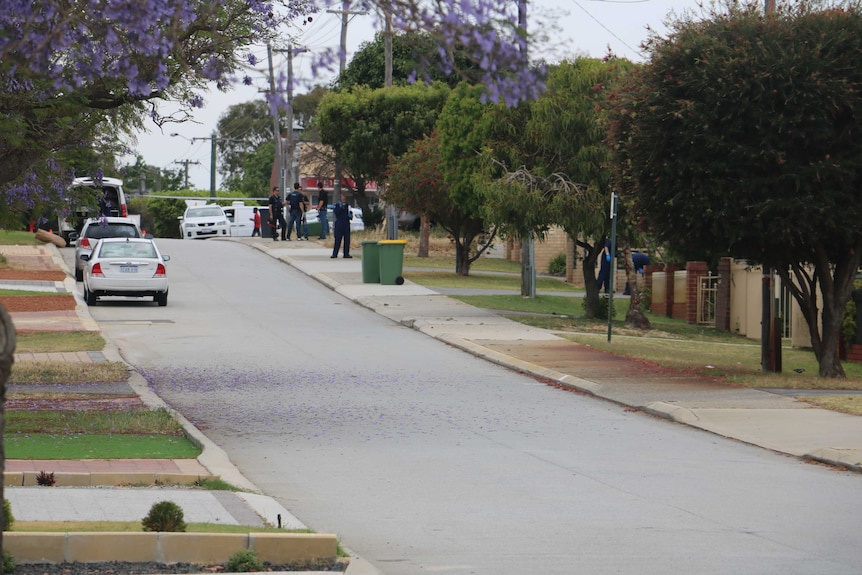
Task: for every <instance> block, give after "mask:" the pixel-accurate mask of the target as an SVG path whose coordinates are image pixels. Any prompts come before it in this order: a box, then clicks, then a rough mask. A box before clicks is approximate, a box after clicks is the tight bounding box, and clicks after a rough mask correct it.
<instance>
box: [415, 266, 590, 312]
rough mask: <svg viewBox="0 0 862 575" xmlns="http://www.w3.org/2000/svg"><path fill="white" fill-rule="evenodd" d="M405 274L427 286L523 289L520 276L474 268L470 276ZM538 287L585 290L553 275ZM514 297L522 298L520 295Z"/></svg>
mask: <svg viewBox="0 0 862 575" xmlns="http://www.w3.org/2000/svg"><path fill="white" fill-rule="evenodd" d="M474 272H475V273H474ZM403 275H404V277H405V278H406V279H408V280H410V281H412V282H416V283H418V284H420V285H423V286H427V287H447V288H471V289H505V290H518V291H519V292H520V289H521V278H520V276H516V275H510V274H490V273H482V272H476V271H475V270H474V271H473V272H471V273H470V275H468V276H461V275H458V274H456V273H455V272H444V271H439V270H435V271H417V270H405V271H404V272H403ZM536 289H537V290H546V291H560V292H583V290H580V289H578V288H576V287H574V286H572V285H571V284H567V283H565V282H563V281H561V280H559V279H556V278H551V277H538V278H536ZM512 297H517V298H519V299H522V298H521V296H519V295H517V296H512ZM577 303H578V304H580V300H577Z"/></svg>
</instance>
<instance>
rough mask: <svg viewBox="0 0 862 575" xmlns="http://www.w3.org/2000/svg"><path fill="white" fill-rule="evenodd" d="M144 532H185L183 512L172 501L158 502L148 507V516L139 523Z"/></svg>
mask: <svg viewBox="0 0 862 575" xmlns="http://www.w3.org/2000/svg"><path fill="white" fill-rule="evenodd" d="M141 523H142V524H143V526H144V531H170V532H176V531H185V530H186V522H185V521H184V520H183V510H182V509H181V508H180V506H179V505H177V504H176V503H174V502H173V501H159V502H158V503H154V504H153V506H152V507H150V512H149V514H148V515H147V516H146V517H144V520H143V521H142V522H141Z"/></svg>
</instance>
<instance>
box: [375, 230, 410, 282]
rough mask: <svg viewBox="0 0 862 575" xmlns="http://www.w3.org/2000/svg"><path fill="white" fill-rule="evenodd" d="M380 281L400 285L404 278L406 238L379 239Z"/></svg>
mask: <svg viewBox="0 0 862 575" xmlns="http://www.w3.org/2000/svg"><path fill="white" fill-rule="evenodd" d="M377 245H378V246H379V249H380V283H381V284H383V285H399V286H400V285H401V284H403V283H404V278H403V277H401V271H402V270H403V269H404V246H405V245H407V240H380V241H379V242H377Z"/></svg>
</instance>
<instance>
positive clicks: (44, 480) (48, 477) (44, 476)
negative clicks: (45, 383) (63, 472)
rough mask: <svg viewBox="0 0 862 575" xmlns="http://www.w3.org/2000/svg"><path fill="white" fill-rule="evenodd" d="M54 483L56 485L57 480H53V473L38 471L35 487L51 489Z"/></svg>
mask: <svg viewBox="0 0 862 575" xmlns="http://www.w3.org/2000/svg"><path fill="white" fill-rule="evenodd" d="M55 483H57V480H56V479H54V474H53V473H47V472H45V471H40V472H39V475H37V476H36V484H37V485H42V486H43V487H53V486H54V484H55Z"/></svg>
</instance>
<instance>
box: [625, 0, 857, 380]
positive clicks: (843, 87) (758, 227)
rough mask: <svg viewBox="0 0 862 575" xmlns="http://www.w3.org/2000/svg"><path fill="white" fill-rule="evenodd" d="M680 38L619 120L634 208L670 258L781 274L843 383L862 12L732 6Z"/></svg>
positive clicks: (672, 39) (644, 78) (646, 70)
mask: <svg viewBox="0 0 862 575" xmlns="http://www.w3.org/2000/svg"><path fill="white" fill-rule="evenodd" d="M670 30H671V31H670V33H669V34H668V36H667V37H654V38H652V39H651V41H650V43H649V44H648V49H649V53H650V60H649V62H648V63H647V64H646V65H644V66H643V68H642V69H641V70H640V71H639V72H638V73H636V74H634V75H632V76H631V81H630V83H629V84H628V86H627V89H626V90H625V91H624V92H623V93H621V95H620V100H619V102H618V105H617V107H616V111H615V113H614V123H613V124H612V128H613V142H614V146H615V150H616V152H617V165H618V166H619V167H620V178H621V181H622V182H623V183H624V185H625V186H626V187H627V188H628V189H630V190H631V191H632V193H633V200H634V202H633V209H634V210H635V213H636V214H637V215H638V217H640V218H642V219H643V223H644V225H645V226H648V227H649V229H650V230H651V231H652V232H653V233H655V234H656V235H657V236H658V237H659V238H660V239H662V240H665V241H667V242H668V243H670V244H672V245H676V246H687V247H688V248H689V249H690V250H699V251H700V252H701V253H707V254H710V253H711V254H729V255H731V256H734V257H737V258H744V259H747V260H749V261H751V262H754V263H758V264H762V265H763V266H766V267H771V268H774V269H775V271H776V273H777V274H778V275H779V276H780V277H781V279H782V283H783V284H784V285H785V286H786V287H787V288H789V289H790V292H791V293H792V294H793V296H794V298H795V299H796V301H797V302H798V303H799V306H800V308H801V310H802V313H803V315H804V316H805V319H806V321H807V322H808V329H809V331H810V335H811V345H812V347H813V348H814V353H815V355H816V357H817V359H818V361H819V364H820V375H821V376H824V377H843V376H844V370H843V368H842V367H841V362H840V360H839V359H838V354H837V352H838V338H839V334H840V330H841V323H842V316H843V311H844V308H845V305H846V302H847V300H848V298H849V296H850V292H851V290H852V289H853V281H854V278H855V276H856V273H857V269H858V267H859V263H860V257H862V132H860V118H862V66H860V65H859V62H860V61H862V12H860V7H859V6H858V5H857V4H855V3H854V4H847V5H841V6H830V7H827V8H824V9H820V8H818V7H816V6H814V5H812V4H809V3H801V4H795V5H793V6H782V7H779V8H778V9H777V10H776V11H775V12H773V13H770V14H766V15H764V14H763V12H762V10H761V8H760V7H759V6H758V5H755V4H753V3H752V4H748V5H733V6H731V7H729V8H728V9H727V10H726V11H725V12H724V13H721V14H718V13H714V14H711V15H710V17H709V19H707V20H704V21H699V22H696V21H693V20H691V19H686V18H683V19H679V20H676V21H675V22H673V23H672V24H671V28H670ZM821 298H822V301H821ZM821 303H822V308H821ZM821 329H822V331H821Z"/></svg>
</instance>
